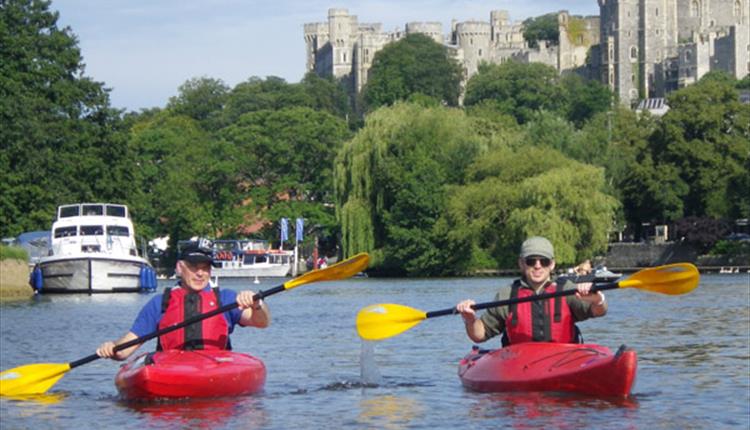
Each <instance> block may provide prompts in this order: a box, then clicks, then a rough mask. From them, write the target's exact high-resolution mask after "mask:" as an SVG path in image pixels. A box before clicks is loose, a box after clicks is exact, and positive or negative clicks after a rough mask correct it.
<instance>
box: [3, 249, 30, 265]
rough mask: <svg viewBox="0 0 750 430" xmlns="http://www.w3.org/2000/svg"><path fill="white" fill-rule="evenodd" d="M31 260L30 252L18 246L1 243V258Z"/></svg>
mask: <svg viewBox="0 0 750 430" xmlns="http://www.w3.org/2000/svg"><path fill="white" fill-rule="evenodd" d="M6 258H7V259H13V260H24V261H29V253H28V252H26V250H25V249H23V248H20V247H18V246H5V245H0V260H5V259H6Z"/></svg>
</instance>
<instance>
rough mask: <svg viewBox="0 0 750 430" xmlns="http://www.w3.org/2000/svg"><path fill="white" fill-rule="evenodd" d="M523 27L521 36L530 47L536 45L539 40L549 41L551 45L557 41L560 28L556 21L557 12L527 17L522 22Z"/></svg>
mask: <svg viewBox="0 0 750 430" xmlns="http://www.w3.org/2000/svg"><path fill="white" fill-rule="evenodd" d="M523 27H524V28H523V38H524V39H525V40H526V42H528V44H529V46H530V47H532V48H536V47H538V46H539V41H540V40H546V41H549V42H550V43H551V44H552V45H557V44H558V43H559V40H560V29H559V27H558V23H557V13H548V14H546V15H542V16H538V17H536V18H528V19H527V20H525V21H524V22H523Z"/></svg>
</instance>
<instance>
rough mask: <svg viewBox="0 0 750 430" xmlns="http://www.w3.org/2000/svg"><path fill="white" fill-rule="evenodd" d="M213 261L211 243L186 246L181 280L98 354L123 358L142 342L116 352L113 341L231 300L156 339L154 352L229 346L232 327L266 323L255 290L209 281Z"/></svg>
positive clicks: (266, 316)
mask: <svg viewBox="0 0 750 430" xmlns="http://www.w3.org/2000/svg"><path fill="white" fill-rule="evenodd" d="M212 265H213V251H212V249H211V248H210V244H208V243H204V242H201V241H198V242H193V243H190V244H188V245H187V246H185V248H184V249H183V250H182V252H181V253H180V256H179V259H178V261H177V266H176V267H175V272H176V273H178V274H179V276H180V281H179V282H178V283H177V284H176V285H175V286H173V287H168V288H166V289H165V290H164V293H162V294H157V295H155V296H154V297H152V298H151V300H149V301H148V302H147V303H146V304H145V305H144V306H143V308H142V309H141V311H140V312H139V313H138V316H137V317H136V319H135V321H134V322H133V325H132V326H131V328H130V331H128V332H127V333H126V334H125V335H124V336H123V337H121V338H120V339H118V340H117V341H114V342H112V341H107V342H104V343H103V344H101V345H100V346H99V348H98V349H97V350H96V353H97V354H98V355H99V356H100V357H103V358H111V359H113V360H118V361H120V360H125V359H127V358H128V357H129V356H130V355H131V354H132V353H133V352H135V350H136V349H138V347H139V346H140V345H135V346H132V347H130V348H126V349H123V350H121V351H117V352H114V348H115V346H116V345H119V344H121V343H125V342H128V341H130V340H133V339H136V338H138V337H142V336H145V335H147V334H149V333H153V332H155V331H157V330H159V329H162V328H165V327H168V326H171V325H174V324H176V323H179V322H181V321H184V320H186V319H187V318H190V317H192V316H194V315H198V314H203V313H206V312H210V311H211V310H214V309H218V308H220V307H221V306H223V305H225V304H228V303H232V302H235V301H236V302H237V304H238V305H239V306H238V307H237V308H234V309H232V310H230V311H227V312H224V313H223V314H221V315H215V316H213V317H210V318H206V319H204V320H202V321H200V322H196V323H195V324H191V325H189V326H187V327H185V328H181V329H178V330H174V331H172V332H170V333H166V334H165V335H163V336H161V337H159V338H158V341H157V350H167V349H231V342H230V340H229V335H230V334H231V333H232V331H233V330H234V327H235V326H237V325H239V326H241V327H257V328H265V327H268V325H269V324H270V321H271V313H270V311H269V309H268V307H267V306H266V304H265V303H264V302H263V301H262V300H258V301H254V300H253V296H254V295H255V293H254V292H253V291H250V290H246V291H241V292H239V293H238V292H235V291H232V290H228V289H226V290H225V289H219V288H218V287H214V286H213V285H211V282H210V280H211V267H212Z"/></svg>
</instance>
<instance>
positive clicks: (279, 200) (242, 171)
mask: <svg viewBox="0 0 750 430" xmlns="http://www.w3.org/2000/svg"><path fill="white" fill-rule="evenodd" d="M220 136H221V138H222V139H223V140H224V141H225V142H226V143H227V144H229V145H231V146H232V147H234V148H236V149H237V151H238V157H239V158H238V161H237V164H236V173H237V174H238V177H239V178H240V181H239V184H240V185H241V186H242V187H243V189H244V193H245V195H246V196H247V197H249V200H250V201H251V202H252V205H253V208H254V210H253V216H254V218H255V219H254V220H256V221H257V220H262V219H265V220H267V219H273V220H276V219H279V218H281V217H282V216H284V217H290V218H296V217H300V216H303V217H306V218H308V224H309V225H320V226H322V227H323V228H324V229H325V230H326V231H325V233H324V234H326V233H327V234H334V233H336V228H335V220H334V214H333V209H332V206H333V189H332V185H331V184H332V171H333V160H334V158H335V156H336V153H337V151H338V150H339V149H340V148H341V146H342V144H343V142H344V140H345V139H346V138H348V137H349V131H348V129H347V126H346V123H345V122H344V120H343V119H342V118H338V117H336V116H333V115H331V114H330V113H327V112H325V111H315V110H313V109H310V108H307V107H294V108H285V109H280V110H260V111H255V112H249V113H246V114H244V115H242V116H241V117H240V118H239V119H238V120H237V121H236V122H235V123H234V124H232V125H231V126H229V127H226V128H224V129H223V130H222V131H221V133H220Z"/></svg>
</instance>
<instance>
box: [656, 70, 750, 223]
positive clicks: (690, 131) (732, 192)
mask: <svg viewBox="0 0 750 430" xmlns="http://www.w3.org/2000/svg"><path fill="white" fill-rule="evenodd" d="M718 76H719V77H716V75H714V77H713V78H709V79H705V80H701V81H700V82H699V83H698V84H696V85H692V86H690V87H687V88H683V89H681V90H678V91H675V92H674V93H671V94H670V95H669V97H668V103H669V106H670V110H669V112H667V114H665V115H664V117H663V118H662V120H661V123H660V127H659V128H658V129H657V132H656V133H655V134H654V136H653V137H652V139H651V147H652V150H653V153H654V156H655V158H657V159H658V160H659V161H661V162H662V163H664V164H671V165H673V166H675V168H676V169H677V172H678V175H679V177H680V179H681V180H682V181H683V182H684V183H685V184H686V185H687V186H688V187H689V190H688V192H687V193H686V195H685V202H684V204H685V215H693V216H699V217H702V216H707V217H713V218H746V217H748V216H750V212H748V210H747V209H748V207H750V193H747V192H746V190H747V188H745V189H744V191H741V190H740V189H738V188H736V187H737V186H742V184H747V183H748V182H749V181H750V179H749V178H748V176H749V175H750V171H748V169H747V166H748V163H749V162H748V158H750V105H747V104H742V103H740V102H739V100H738V93H737V90H736V88H735V83H734V82H733V81H730V80H727V79H726V78H723V77H721V75H718Z"/></svg>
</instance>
